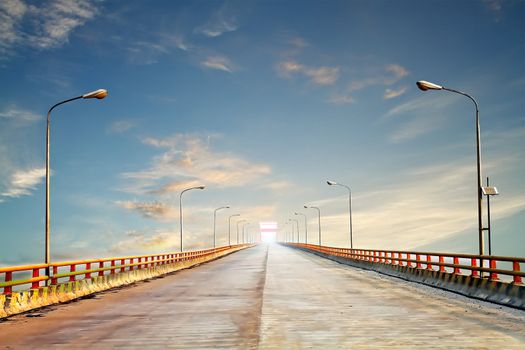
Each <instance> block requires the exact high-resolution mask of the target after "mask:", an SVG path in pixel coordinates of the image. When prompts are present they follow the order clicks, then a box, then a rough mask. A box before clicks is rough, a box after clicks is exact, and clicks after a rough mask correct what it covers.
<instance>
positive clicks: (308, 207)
mask: <svg viewBox="0 0 525 350" xmlns="http://www.w3.org/2000/svg"><path fill="white" fill-rule="evenodd" d="M304 208H305V209H310V208H312V209H316V210H317V213H318V214H319V245H321V243H322V241H321V209H319V208H318V207H314V206H307V205H305V206H304Z"/></svg>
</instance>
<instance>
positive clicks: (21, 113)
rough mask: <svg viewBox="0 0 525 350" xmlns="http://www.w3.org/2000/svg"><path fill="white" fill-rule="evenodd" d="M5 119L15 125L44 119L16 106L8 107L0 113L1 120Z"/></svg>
mask: <svg viewBox="0 0 525 350" xmlns="http://www.w3.org/2000/svg"><path fill="white" fill-rule="evenodd" d="M2 118H4V119H5V120H8V121H11V122H13V123H14V125H17V124H18V125H20V124H28V123H31V122H34V121H37V120H39V119H41V118H42V117H41V116H40V115H39V114H36V113H34V112H31V111H28V110H25V109H20V108H18V107H16V106H11V107H8V108H7V109H4V110H3V111H1V112H0V120H1V119H2Z"/></svg>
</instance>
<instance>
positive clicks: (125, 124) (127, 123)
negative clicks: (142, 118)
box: [106, 120, 137, 134]
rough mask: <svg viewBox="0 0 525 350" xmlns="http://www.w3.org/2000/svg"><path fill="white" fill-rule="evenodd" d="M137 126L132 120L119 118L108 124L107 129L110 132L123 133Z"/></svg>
mask: <svg viewBox="0 0 525 350" xmlns="http://www.w3.org/2000/svg"><path fill="white" fill-rule="evenodd" d="M136 126H137V123H136V122H135V121H132V120H117V121H114V122H113V123H111V125H109V126H108V128H107V129H106V131H107V132H108V133H110V134H122V133H124V132H126V131H128V130H130V129H133V128H134V127H136Z"/></svg>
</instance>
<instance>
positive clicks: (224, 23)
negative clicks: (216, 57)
mask: <svg viewBox="0 0 525 350" xmlns="http://www.w3.org/2000/svg"><path fill="white" fill-rule="evenodd" d="M238 28H239V25H238V23H237V20H236V18H235V17H233V16H226V15H225V14H224V11H219V12H217V13H216V14H215V15H214V16H213V17H212V19H210V21H208V23H206V24H205V25H203V26H201V27H198V28H196V29H195V31H196V32H197V33H200V34H203V35H205V36H207V37H209V38H215V37H218V36H221V35H222V34H224V33H229V32H234V31H236V30H237V29H238Z"/></svg>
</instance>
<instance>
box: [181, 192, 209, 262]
mask: <svg viewBox="0 0 525 350" xmlns="http://www.w3.org/2000/svg"><path fill="white" fill-rule="evenodd" d="M205 188H206V186H195V187H190V188H187V189H185V190H183V191H182V192H181V193H180V196H179V219H180V251H181V252H182V251H183V249H182V231H183V225H182V219H183V217H182V195H183V194H184V192H187V191H191V190H203V189H205Z"/></svg>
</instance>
